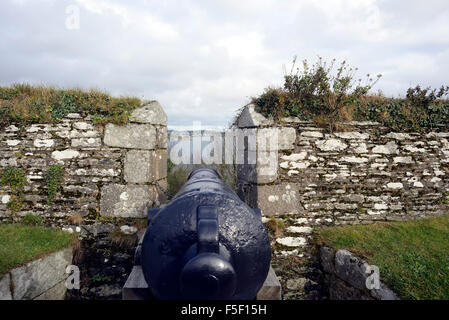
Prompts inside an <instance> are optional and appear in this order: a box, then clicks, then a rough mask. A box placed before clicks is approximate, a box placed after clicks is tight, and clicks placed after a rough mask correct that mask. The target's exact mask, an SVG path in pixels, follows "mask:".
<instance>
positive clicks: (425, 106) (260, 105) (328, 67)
mask: <svg viewBox="0 0 449 320" xmlns="http://www.w3.org/2000/svg"><path fill="white" fill-rule="evenodd" d="M295 62H296V58H295V59H294V61H293V67H292V70H291V71H290V74H288V75H285V76H284V87H283V88H267V89H265V91H264V92H263V93H262V94H261V95H260V96H258V97H254V98H253V99H252V102H253V103H254V104H255V105H256V111H258V112H260V113H262V114H263V115H265V116H269V117H273V118H274V119H280V118H282V117H285V116H295V117H298V118H300V119H302V120H312V121H315V122H316V123H317V124H319V125H324V126H328V127H329V129H330V130H331V131H332V130H334V129H337V128H338V125H339V124H341V123H342V122H347V121H352V120H358V121H376V122H380V123H381V124H383V125H385V126H387V127H389V128H391V129H392V130H395V131H418V132H419V131H423V130H432V129H434V128H437V127H447V126H449V101H448V100H447V99H445V97H447V95H448V93H449V87H444V86H443V87H441V88H440V89H431V88H426V89H422V88H421V87H420V86H416V87H414V88H409V89H408V90H407V93H406V96H405V97H404V98H386V97H383V96H382V95H374V96H373V95H368V92H369V90H370V89H371V88H372V87H373V86H374V85H375V84H376V83H377V81H378V80H379V79H380V78H381V75H380V74H379V75H377V77H375V78H373V77H371V76H370V75H369V74H368V75H367V77H366V80H365V81H362V79H357V80H356V77H355V75H356V72H357V68H350V67H349V66H347V64H346V62H345V61H343V62H342V63H341V64H340V66H339V67H338V68H336V70H335V71H334V66H335V62H336V61H335V59H334V60H332V61H331V63H330V64H327V63H326V62H323V60H322V59H321V58H319V59H318V62H316V63H315V64H313V65H312V66H310V65H309V64H308V62H307V61H304V62H303V68H302V70H300V69H299V68H296V71H295V72H294V69H295Z"/></svg>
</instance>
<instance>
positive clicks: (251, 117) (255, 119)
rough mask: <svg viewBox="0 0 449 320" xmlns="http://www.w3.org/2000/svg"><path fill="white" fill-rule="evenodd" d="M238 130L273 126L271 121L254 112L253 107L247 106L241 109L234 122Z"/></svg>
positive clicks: (251, 105) (252, 105)
mask: <svg viewBox="0 0 449 320" xmlns="http://www.w3.org/2000/svg"><path fill="white" fill-rule="evenodd" d="M236 124H237V126H238V127H239V128H253V127H259V126H261V125H270V124H273V119H267V118H265V117H264V116H263V115H262V114H260V113H258V112H256V111H255V105H254V104H249V105H247V106H245V107H244V108H243V110H242V111H241V112H240V115H239V116H238V118H237V120H236Z"/></svg>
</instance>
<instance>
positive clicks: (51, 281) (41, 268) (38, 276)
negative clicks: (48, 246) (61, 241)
mask: <svg viewBox="0 0 449 320" xmlns="http://www.w3.org/2000/svg"><path fill="white" fill-rule="evenodd" d="M71 263H72V248H68V249H64V250H60V251H57V252H54V253H52V254H50V255H49V256H47V257H45V258H41V259H37V260H34V261H32V262H29V263H28V264H26V265H24V266H22V267H18V268H15V269H13V270H11V271H10V272H9V273H8V274H6V275H5V276H4V277H3V278H2V279H1V280H0V300H30V299H31V300H34V299H40V300H43V299H45V300H62V299H63V298H64V295H65V292H66V287H65V280H66V278H67V276H68V275H67V274H66V267H67V266H68V265H70V264H71ZM61 283H62V285H61ZM11 288H12V292H11Z"/></svg>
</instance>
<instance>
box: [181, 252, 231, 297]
mask: <svg viewBox="0 0 449 320" xmlns="http://www.w3.org/2000/svg"><path fill="white" fill-rule="evenodd" d="M179 282H180V291H181V295H182V296H183V297H185V298H188V299H194V300H228V299H231V298H232V296H233V295H234V293H235V290H236V288H237V276H236V273H235V270H234V267H233V266H232V264H231V263H229V262H228V261H227V260H225V259H224V258H223V257H222V256H220V255H219V254H216V253H210V252H208V253H200V254H199V255H197V256H195V257H193V258H192V259H190V261H189V262H187V264H186V265H185V266H184V268H183V269H182V271H181V275H180V278H179Z"/></svg>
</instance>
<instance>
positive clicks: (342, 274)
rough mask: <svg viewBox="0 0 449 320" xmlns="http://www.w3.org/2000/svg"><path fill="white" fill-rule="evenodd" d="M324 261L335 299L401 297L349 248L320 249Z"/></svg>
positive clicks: (328, 286) (330, 293)
mask: <svg viewBox="0 0 449 320" xmlns="http://www.w3.org/2000/svg"><path fill="white" fill-rule="evenodd" d="M320 262H321V267H322V269H323V271H324V272H325V275H324V282H325V284H326V286H327V289H328V293H329V298H330V299H331V300H398V299H399V298H398V296H397V295H396V294H395V293H394V292H393V291H392V290H391V289H389V288H388V287H387V286H386V285H385V284H384V283H383V282H382V281H380V280H381V275H380V274H378V273H375V272H376V270H375V269H374V268H373V267H372V266H370V265H369V264H367V263H366V262H364V261H363V260H360V259H358V258H357V257H355V256H354V255H353V254H352V253H351V252H349V251H347V250H338V251H335V250H334V249H332V248H330V247H326V246H322V247H321V248H320Z"/></svg>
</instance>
